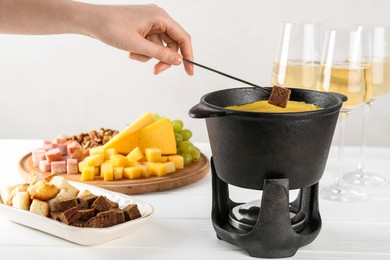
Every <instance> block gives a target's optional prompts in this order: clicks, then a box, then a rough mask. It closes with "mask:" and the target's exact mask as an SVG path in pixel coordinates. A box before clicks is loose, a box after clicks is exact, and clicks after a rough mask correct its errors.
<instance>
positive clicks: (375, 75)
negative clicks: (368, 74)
mask: <svg viewBox="0 0 390 260" xmlns="http://www.w3.org/2000/svg"><path fill="white" fill-rule="evenodd" d="M389 92H390V59H388V58H387V59H384V60H380V61H375V60H374V61H373V62H372V99H377V98H379V97H380V96H383V95H386V94H387V93H389Z"/></svg>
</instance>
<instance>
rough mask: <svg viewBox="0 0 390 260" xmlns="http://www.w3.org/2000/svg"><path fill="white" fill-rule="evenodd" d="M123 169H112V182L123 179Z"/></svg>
mask: <svg viewBox="0 0 390 260" xmlns="http://www.w3.org/2000/svg"><path fill="white" fill-rule="evenodd" d="M123 169H124V168H123V167H114V180H121V179H123Z"/></svg>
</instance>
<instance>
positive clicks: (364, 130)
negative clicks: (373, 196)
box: [357, 100, 373, 174]
mask: <svg viewBox="0 0 390 260" xmlns="http://www.w3.org/2000/svg"><path fill="white" fill-rule="evenodd" d="M372 104H373V101H371V100H370V101H368V102H367V103H365V104H364V105H363V122H362V124H363V128H362V140H361V147H360V163H359V164H358V168H357V170H358V172H360V173H362V174H363V173H364V172H365V171H366V148H367V130H368V119H369V115H370V109H371V106H372Z"/></svg>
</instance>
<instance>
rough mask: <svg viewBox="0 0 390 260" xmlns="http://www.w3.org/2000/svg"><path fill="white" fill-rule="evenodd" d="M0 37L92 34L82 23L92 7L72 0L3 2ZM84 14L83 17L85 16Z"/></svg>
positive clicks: (0, 17)
mask: <svg viewBox="0 0 390 260" xmlns="http://www.w3.org/2000/svg"><path fill="white" fill-rule="evenodd" d="M0 7H1V8H0V33H6V34H63V33H75V34H89V32H88V30H86V28H85V27H84V26H80V24H81V23H83V19H86V17H85V14H88V12H87V11H88V10H87V9H88V8H90V7H91V5H89V4H86V3H80V2H74V1H70V0H56V1H51V0H0ZM83 14H84V15H83Z"/></svg>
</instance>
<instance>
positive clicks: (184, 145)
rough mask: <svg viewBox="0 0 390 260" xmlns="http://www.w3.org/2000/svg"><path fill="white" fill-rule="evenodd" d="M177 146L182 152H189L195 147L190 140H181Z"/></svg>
mask: <svg viewBox="0 0 390 260" xmlns="http://www.w3.org/2000/svg"><path fill="white" fill-rule="evenodd" d="M179 148H180V150H182V151H183V153H191V151H192V150H193V149H195V146H194V145H193V144H192V143H191V142H190V141H183V142H181V144H180V146H179Z"/></svg>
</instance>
